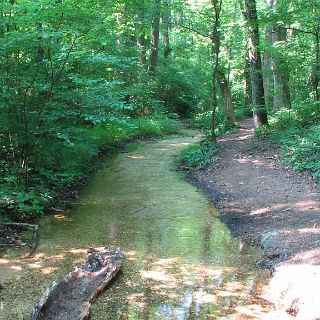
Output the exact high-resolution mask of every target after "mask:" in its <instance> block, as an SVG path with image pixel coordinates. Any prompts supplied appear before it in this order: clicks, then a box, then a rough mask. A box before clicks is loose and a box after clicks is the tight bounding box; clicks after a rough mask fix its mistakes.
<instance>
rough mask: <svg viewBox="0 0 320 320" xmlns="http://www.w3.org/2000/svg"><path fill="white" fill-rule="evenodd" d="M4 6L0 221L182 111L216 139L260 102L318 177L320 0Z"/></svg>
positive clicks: (267, 132)
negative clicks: (0, 208)
mask: <svg viewBox="0 0 320 320" xmlns="http://www.w3.org/2000/svg"><path fill="white" fill-rule="evenodd" d="M0 17H1V19H0V108H1V113H0V139H1V140H0V141H1V150H0V154H1V157H0V171H1V177H0V183H1V190H0V205H1V207H2V211H1V214H0V220H12V219H20V220H21V219H25V218H30V217H34V216H36V215H39V214H41V213H42V212H43V210H44V209H45V208H46V207H48V206H49V205H52V203H53V202H54V201H56V200H57V199H58V198H59V197H60V195H61V193H65V191H66V190H70V188H72V187H73V186H75V185H77V184H79V183H80V182H81V181H82V180H83V179H84V178H85V177H86V176H87V175H88V173H89V168H90V167H91V166H90V163H91V162H92V161H93V159H95V158H97V157H98V156H99V154H101V152H102V151H108V150H111V149H112V148H115V147H117V146H119V145H121V144H122V143H124V142H125V141H129V140H131V139H134V138H136V137H141V136H152V135H159V134H162V133H170V132H176V131H177V130H178V127H177V121H178V120H179V119H189V120H190V122H191V124H192V125H193V126H194V127H198V128H200V129H201V130H202V131H203V132H204V133H205V134H206V135H207V136H208V139H209V140H210V141H213V142H215V140H216V137H217V136H218V135H220V134H222V133H224V132H226V131H227V130H230V129H232V128H234V127H235V126H236V120H237V119H240V118H244V117H247V116H251V115H252V114H253V118H254V123H255V126H256V128H257V136H258V137H268V138H269V139H270V140H271V141H277V142H280V143H282V144H283V145H284V148H285V152H286V159H287V160H288V161H291V162H294V166H295V167H296V169H298V170H305V169H307V170H310V171H311V172H312V173H313V174H314V176H315V177H320V160H319V150H320V148H319V143H320V134H319V132H320V124H319V119H320V111H319V103H320V91H319V69H320V40H319V39H320V38H319V37H320V1H318V0H312V1H311V0H310V1H301V0H257V1H256V0H202V1H194V0H187V1H182V0H139V1H138V0H129V1H125V0H116V1H109V0H83V1H75V0H37V1H36V0H3V1H1V3H0ZM268 124H270V126H268Z"/></svg>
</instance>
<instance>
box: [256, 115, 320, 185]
mask: <svg viewBox="0 0 320 320" xmlns="http://www.w3.org/2000/svg"><path fill="white" fill-rule="evenodd" d="M311 119H313V121H310V120H311ZM255 136H256V138H258V139H266V140H268V141H270V142H272V143H277V144H279V145H280V146H281V147H282V150H283V155H284V157H283V161H284V162H285V163H288V164H290V165H292V167H293V169H294V170H297V171H309V172H310V173H311V174H312V176H313V177H314V178H315V179H317V180H318V181H320V119H319V117H316V115H315V116H314V117H310V115H308V116H301V114H299V113H296V112H290V113H289V112H285V111H283V112H279V113H277V114H276V115H275V116H274V117H272V118H271V119H270V126H269V127H261V128H259V129H258V130H257V131H256V134H255Z"/></svg>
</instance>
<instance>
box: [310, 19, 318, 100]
mask: <svg viewBox="0 0 320 320" xmlns="http://www.w3.org/2000/svg"><path fill="white" fill-rule="evenodd" d="M319 34H320V17H318V19H317V26H316V32H315V36H314V37H315V51H316V52H315V63H314V65H313V66H312V69H311V73H310V77H309V86H310V88H311V90H312V91H313V92H314V98H315V100H316V101H319V100H320V92H319V82H320V79H319V72H320V38H319Z"/></svg>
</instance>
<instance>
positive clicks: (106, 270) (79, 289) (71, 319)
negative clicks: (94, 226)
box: [31, 248, 124, 320]
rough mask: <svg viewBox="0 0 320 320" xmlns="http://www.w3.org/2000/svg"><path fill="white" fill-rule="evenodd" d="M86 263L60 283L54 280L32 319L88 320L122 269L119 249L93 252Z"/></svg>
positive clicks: (91, 251)
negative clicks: (95, 303) (90, 313)
mask: <svg viewBox="0 0 320 320" xmlns="http://www.w3.org/2000/svg"><path fill="white" fill-rule="evenodd" d="M89 252H90V254H89V256H88V257H87V260H86V262H85V263H84V264H83V265H82V266H80V267H79V268H76V269H75V270H74V271H73V272H71V273H70V274H69V275H68V276H67V277H65V278H63V279H62V280H60V281H59V282H56V281H53V282H52V283H51V285H50V286H49V288H48V289H47V291H46V292H45V293H44V295H43V296H42V297H41V298H40V300H39V301H38V302H37V303H36V304H35V307H34V309H33V313H32V316H31V320H82V319H88V317H89V311H90V305H91V303H92V302H93V300H94V299H95V298H96V297H97V296H98V294H99V293H101V292H102V291H103V290H104V289H105V287H106V286H107V284H108V283H109V282H110V281H111V280H112V279H113V278H114V276H115V275H116V274H117V273H118V271H119V270H120V268H121V266H122V263H123V261H124V255H123V253H122V252H121V251H120V250H119V249H112V248H105V249H103V250H101V251H98V250H95V249H90V251H89Z"/></svg>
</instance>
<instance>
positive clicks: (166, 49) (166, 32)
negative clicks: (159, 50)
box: [163, 0, 171, 58]
mask: <svg viewBox="0 0 320 320" xmlns="http://www.w3.org/2000/svg"><path fill="white" fill-rule="evenodd" d="M163 4H164V11H163V56H164V58H168V57H169V56H170V53H171V48H170V23H171V0H164V1H163Z"/></svg>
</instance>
